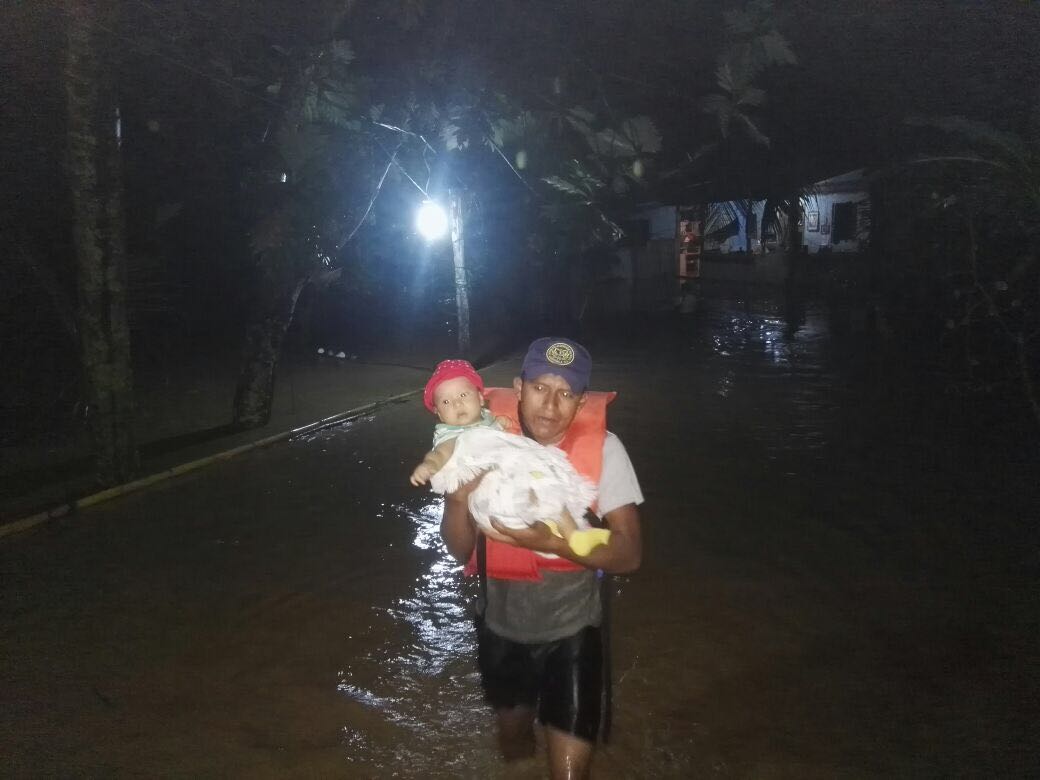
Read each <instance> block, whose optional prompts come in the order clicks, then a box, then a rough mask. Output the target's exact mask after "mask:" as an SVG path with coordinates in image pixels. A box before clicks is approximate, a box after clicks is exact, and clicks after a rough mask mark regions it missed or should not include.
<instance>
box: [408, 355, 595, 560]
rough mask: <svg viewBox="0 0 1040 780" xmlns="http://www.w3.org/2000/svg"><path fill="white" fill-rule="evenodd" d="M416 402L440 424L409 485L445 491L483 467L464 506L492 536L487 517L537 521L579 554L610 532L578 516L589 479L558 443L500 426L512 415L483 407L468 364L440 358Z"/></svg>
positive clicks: (479, 384)
mask: <svg viewBox="0 0 1040 780" xmlns="http://www.w3.org/2000/svg"><path fill="white" fill-rule="evenodd" d="M423 401H424V402H425V404H426V408H427V409H429V410H430V411H432V412H433V413H434V414H436V415H437V417H438V418H439V419H440V423H439V424H438V425H437V426H436V428H435V429H434V434H433V449H431V450H430V451H429V452H428V453H426V455H425V457H424V458H423V460H422V462H421V463H420V464H419V465H418V466H416V468H415V470H414V471H413V472H412V476H411V483H412V484H413V485H424V484H426V483H427V482H430V484H431V487H432V488H433V489H434V490H435V491H436V492H438V493H451V492H453V491H455V490H457V489H458V488H459V487H461V486H462V485H464V484H465V483H467V482H469V481H470V480H472V479H475V478H476V477H477V476H479V475H480V474H484V478H483V479H482V480H481V483H480V485H479V486H478V487H477V488H476V490H474V491H473V493H472V494H470V498H469V509H470V513H471V514H472V515H473V519H474V520H476V521H477V523H478V524H479V525H480V526H481V528H482V529H483V530H484V531H486V532H488V533H489V535H491V536H496V532H495V531H494V528H493V527H492V526H491V520H490V519H491V518H492V517H494V518H495V519H496V520H497V521H498V522H500V523H501V524H502V525H505V526H506V527H511V528H526V527H528V526H530V525H532V524H533V523H535V522H542V523H545V524H546V525H548V526H549V527H550V528H551V529H552V530H553V533H555V534H557V535H558V536H562V537H564V538H566V539H567V543H568V546H569V547H570V548H571V550H572V551H574V552H575V553H576V554H577V555H579V556H585V555H588V553H589V552H591V550H592V549H593V548H595V547H596V546H598V545H600V544H606V542H607V539H608V538H609V533H610V532H609V531H606V530H605V529H600V528H590V527H589V525H588V522H587V521H586V520H585V519H584V515H585V510H586V509H587V508H588V507H589V506H590V505H591V504H592V503H593V502H594V501H595V498H596V490H595V486H594V485H593V484H592V483H591V482H590V481H589V480H587V479H585V478H584V477H582V476H581V475H579V474H578V473H577V471H575V469H574V467H573V466H572V465H571V463H570V461H568V460H567V456H566V455H565V454H564V453H563V452H562V451H561V450H558V449H556V448H554V447H543V446H542V445H540V444H538V443H537V442H535V441H533V440H532V439H527V438H525V437H523V436H517V435H514V434H510V433H506V430H507V429H508V428H510V427H512V421H511V420H509V418H507V417H495V416H494V415H492V414H491V412H490V411H489V410H488V409H486V408H485V407H484V382H483V380H481V378H480V375H479V374H478V373H477V372H476V370H475V369H474V368H473V366H472V365H470V364H469V363H468V362H466V361H465V360H445V361H443V362H441V363H440V364H439V365H438V366H437V368H436V369H435V370H434V372H433V376H431V377H430V381H429V382H427V383H426V389H425V392H424V394H423Z"/></svg>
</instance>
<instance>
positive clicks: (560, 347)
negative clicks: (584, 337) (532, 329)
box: [545, 341, 574, 366]
mask: <svg viewBox="0 0 1040 780" xmlns="http://www.w3.org/2000/svg"><path fill="white" fill-rule="evenodd" d="M545 359H546V360H548V361H549V362H550V363H552V364H553V365H554V366H569V365H570V364H571V363H573V362H574V347H572V346H571V345H570V344H565V343H564V342H562V341H557V342H556V343H555V344H550V345H549V348H548V349H547V350H545Z"/></svg>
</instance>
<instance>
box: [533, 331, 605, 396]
mask: <svg viewBox="0 0 1040 780" xmlns="http://www.w3.org/2000/svg"><path fill="white" fill-rule="evenodd" d="M542 374H556V376H562V377H563V378H564V379H566V380H567V384H569V385H570V386H571V390H573V391H574V392H575V393H584V392H585V391H586V390H588V388H589V376H590V375H591V374H592V358H591V357H590V356H589V351H588V350H587V349H585V347H583V346H582V345H581V344H579V343H578V342H576V341H571V340H570V339H562V338H553V337H547V338H544V339H538V340H537V341H533V342H531V346H529V347H528V348H527V354H526V355H525V356H524V362H523V365H521V366H520V378H521V379H534V378H535V377H539V376H541V375H542Z"/></svg>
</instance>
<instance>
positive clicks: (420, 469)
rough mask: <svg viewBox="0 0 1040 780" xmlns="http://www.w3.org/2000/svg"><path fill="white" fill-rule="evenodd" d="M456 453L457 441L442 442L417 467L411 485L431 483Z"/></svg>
mask: <svg viewBox="0 0 1040 780" xmlns="http://www.w3.org/2000/svg"><path fill="white" fill-rule="evenodd" d="M454 452H455V439H448V440H447V441H442V442H441V443H440V444H438V445H437V446H436V447H434V448H433V449H432V450H430V451H429V452H427V453H426V456H425V457H424V458H423V459H422V463H420V464H419V465H418V466H416V467H415V471H413V472H412V479H411V483H412V484H413V485H425V484H426V483H427V482H429V481H430V477H432V476H433V475H434V474H436V473H437V472H438V471H440V470H441V469H442V468H444V464H445V463H447V462H448V459H449V458H451V456H452V453H454Z"/></svg>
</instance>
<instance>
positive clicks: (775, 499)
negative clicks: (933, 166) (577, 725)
mask: <svg viewBox="0 0 1040 780" xmlns="http://www.w3.org/2000/svg"><path fill="white" fill-rule="evenodd" d="M784 311H785V309H784V306H783V305H782V304H781V303H779V302H775V301H772V300H769V299H767V298H763V299H753V298H745V297H743V296H740V295H719V296H716V297H713V298H709V299H707V300H705V301H703V303H702V307H701V310H700V311H699V312H698V313H697V315H696V317H694V318H693V319H691V320H690V321H688V322H683V323H671V324H670V325H669V326H668V327H667V328H664V327H657V328H650V327H646V328H643V329H641V330H639V331H638V332H635V331H633V332H629V333H628V334H626V336H625V337H624V338H617V339H612V340H608V339H605V338H601V339H593V340H592V341H591V343H590V347H591V348H592V352H593V356H594V358H595V359H596V360H597V364H596V369H595V372H594V379H593V384H594V386H595V387H596V388H599V389H607V388H615V389H618V390H619V391H620V396H619V398H618V400H617V401H616V402H615V404H614V406H613V407H612V410H611V428H612V429H613V430H614V431H615V432H617V433H618V434H619V435H620V436H621V437H622V440H623V441H624V442H625V444H626V446H627V447H628V449H629V452H630V455H631V456H632V459H633V461H634V463H635V465H636V468H637V471H638V473H639V475H640V477H641V481H642V483H643V486H644V492H645V494H646V498H647V503H646V505H645V506H644V507H643V518H644V533H645V544H646V550H645V556H644V565H643V568H642V570H641V571H640V572H639V573H637V574H636V575H634V576H631V577H625V578H620V579H618V580H617V581H616V591H617V597H616V598H615V599H614V626H615V631H614V634H615V635H614V642H613V647H614V680H615V687H614V690H615V721H614V727H615V733H614V740H613V742H612V744H611V745H610V746H609V747H607V748H606V749H604V750H603V751H601V753H600V754H599V756H598V758H597V764H596V771H597V776H599V777H607V778H640V777H646V778H651V777H715V776H718V777H755V778H772V777H778V778H779V777H784V778H787V777H790V778H816V777H819V778H831V777H841V778H844V777H849V778H856V777H878V776H901V777H947V776H1025V775H1031V774H1035V772H1036V770H1037V768H1038V765H1040V760H1038V757H1037V736H1036V731H1035V724H1036V723H1037V722H1038V716H1040V711H1038V710H1040V705H1038V702H1040V697H1038V693H1040V686H1038V678H1040V667H1038V664H1037V661H1038V658H1040V648H1038V636H1040V633H1038V630H1037V629H1038V625H1037V623H1038V621H1037V617H1038V608H1037V605H1036V602H1037V599H1036V593H1037V590H1036V586H1037V581H1038V577H1037V572H1038V564H1040V559H1038V555H1037V551H1038V547H1037V541H1038V539H1037V530H1036V527H1035V526H1036V519H1037V512H1036V508H1037V503H1036V500H1037V496H1036V484H1035V483H1036V475H1037V471H1036V460H1035V454H1034V453H1035V450H1034V451H1033V453H1030V452H1028V451H1025V450H1024V449H1023V444H1022V442H1021V441H1019V442H1017V443H1014V444H1011V445H1009V444H1008V442H1007V440H1006V439H1001V438H999V437H997V436H995V435H993V434H992V432H990V433H987V431H989V429H987V428H985V427H981V426H979V425H977V424H976V421H972V420H965V419H963V416H960V415H958V414H954V413H953V412H951V411H949V409H948V408H947V405H944V401H943V399H941V398H939V399H937V398H936V397H935V395H934V393H932V392H931V391H928V392H926V391H925V390H924V389H923V386H922V387H918V386H915V385H911V384H907V382H908V381H909V380H908V379H907V377H908V376H911V375H912V371H908V370H906V367H905V366H898V365H897V366H891V365H886V364H884V362H883V361H881V360H879V359H875V358H870V362H869V363H865V362H864V359H859V358H857V359H852V358H850V357H849V355H848V353H847V349H846V347H845V346H843V345H842V344H841V343H840V342H838V341H836V340H834V339H833V338H831V337H830V335H829V334H828V328H827V319H826V317H825V314H824V312H823V310H822V309H820V308H816V307H813V306H812V305H810V306H809V307H808V309H807V310H806V311H805V312H804V317H803V316H801V313H800V314H799V318H798V319H799V322H798V323H797V327H792V326H791V325H790V324H789V323H788V322H786V321H785V319H784ZM515 368H516V364H515V363H507V364H505V365H501V366H496V367H493V368H492V369H490V370H489V371H488V372H486V376H487V377H488V378H489V379H491V380H492V382H491V383H502V382H506V381H508V380H509V378H510V377H511V376H512V373H513V371H515ZM430 426H431V419H430V418H429V416H428V414H427V413H426V412H425V410H424V409H423V408H422V405H421V403H420V402H419V401H417V400H413V401H411V402H408V403H403V404H398V405H395V406H392V407H389V408H384V409H382V410H380V411H378V412H377V413H376V414H374V415H372V416H370V417H368V418H365V419H361V420H358V421H355V422H354V423H351V424H348V425H345V426H342V427H339V428H334V429H328V430H325V431H323V432H320V433H318V434H315V435H313V436H311V437H310V438H307V439H305V440H297V441H293V442H291V443H289V444H284V445H277V446H274V447H271V448H269V449H266V450H262V451H258V452H255V453H252V454H249V455H246V456H243V457H240V458H238V459H236V460H234V461H231V462H229V463H226V464H223V465H218V466H215V467H212V468H210V469H208V470H205V471H202V472H198V473H196V474H194V475H193V476H190V477H187V478H182V479H179V480H174V481H169V482H166V483H164V484H162V485H160V486H158V487H156V488H154V489H151V490H148V491H146V492H142V493H139V494H136V495H133V496H130V497H128V498H125V499H122V500H118V501H113V502H110V503H107V504H104V505H102V506H100V507H97V508H95V509H93V510H90V511H87V512H84V513H82V514H81V515H79V516H78V517H75V518H70V519H67V520H63V521H59V522H56V523H54V524H52V525H51V526H48V527H46V528H44V529H42V530H38V531H37V532H34V533H31V534H28V535H23V536H21V537H16V538H11V539H6V540H4V541H3V542H2V544H0V573H2V576H3V589H2V599H3V604H2V612H0V631H2V634H3V639H2V640H0V641H2V647H3V667H2V672H0V674H2V677H0V683H2V690H3V707H2V708H0V754H2V755H3V757H4V758H3V762H4V769H3V774H4V775H14V776H29V775H31V776H40V775H54V776H102V777H105V776H126V775H135V776H239V777H424V778H425V777H429V778H441V777H443V778H455V777H474V778H485V777H505V778H526V777H539V776H541V774H542V771H543V770H542V764H541V763H539V762H528V763H526V764H521V765H518V766H514V767H509V768H506V767H504V766H503V765H502V764H500V762H499V760H498V758H497V756H496V753H495V749H494V739H493V733H492V718H491V717H490V713H489V712H488V711H487V710H486V709H485V707H484V706H483V705H482V703H481V699H480V693H479V686H478V678H477V675H476V668H475V658H474V656H475V654H474V642H473V637H472V634H471V630H470V624H469V618H468V615H469V612H468V610H469V606H468V603H469V597H470V595H471V593H470V591H469V590H468V589H469V588H470V587H471V586H470V585H469V584H466V583H464V582H463V579H462V577H461V574H460V571H459V567H457V566H456V565H455V564H454V563H453V562H452V561H451V560H450V559H448V558H447V556H446V555H445V553H444V552H443V550H442V548H441V546H440V542H439V537H438V534H437V524H438V522H439V518H440V504H439V501H438V499H437V498H436V497H435V496H432V495H431V494H429V493H427V492H424V491H420V490H415V489H412V488H411V487H410V486H409V485H408V482H407V478H408V474H409V473H410V471H411V468H412V466H413V464H414V461H415V460H416V459H417V458H418V457H420V456H421V453H422V452H423V451H424V449H425V447H426V445H427V442H428V441H429V435H430ZM1025 439H1026V440H1027V441H1028V436H1026V437H1025ZM1033 441H1034V442H1035V436H1034V437H1033Z"/></svg>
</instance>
